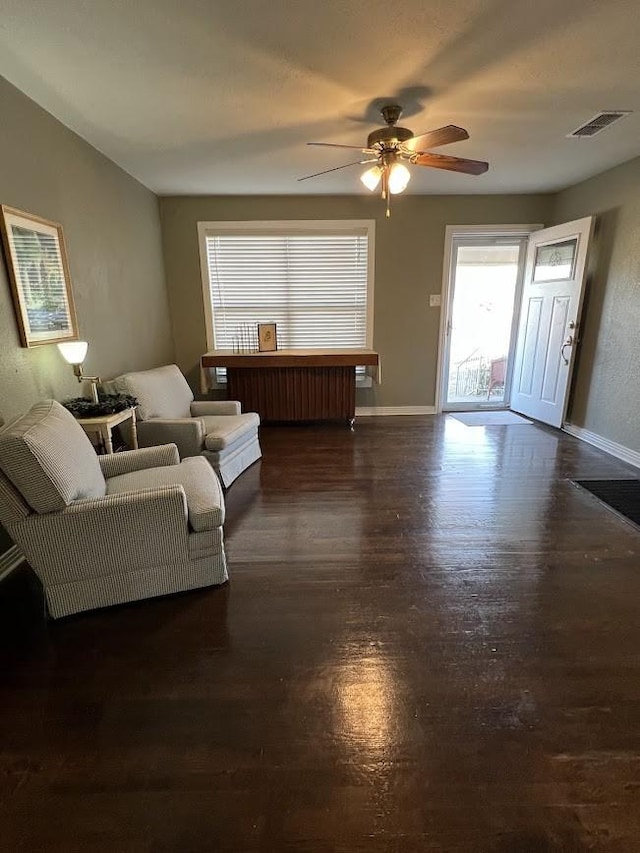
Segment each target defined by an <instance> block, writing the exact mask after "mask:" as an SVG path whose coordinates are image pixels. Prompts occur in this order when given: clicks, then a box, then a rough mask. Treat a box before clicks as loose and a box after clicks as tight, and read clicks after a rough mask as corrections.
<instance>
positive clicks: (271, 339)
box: [258, 323, 278, 352]
mask: <svg viewBox="0 0 640 853" xmlns="http://www.w3.org/2000/svg"><path fill="white" fill-rule="evenodd" d="M277 349H278V335H277V330H276V324H275V323H258V350H259V351H260V352H274V351H275V350H277Z"/></svg>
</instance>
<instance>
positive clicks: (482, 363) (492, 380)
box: [440, 226, 535, 411]
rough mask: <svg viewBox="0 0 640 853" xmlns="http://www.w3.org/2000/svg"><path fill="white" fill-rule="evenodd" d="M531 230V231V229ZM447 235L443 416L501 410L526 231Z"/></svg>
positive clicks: (505, 402) (510, 369)
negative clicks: (454, 413)
mask: <svg viewBox="0 0 640 853" xmlns="http://www.w3.org/2000/svg"><path fill="white" fill-rule="evenodd" d="M534 227H535V226H534ZM531 230H533V228H531V229H527V230H526V231H524V230H523V229H520V230H519V232H516V233H512V234H510V233H508V232H504V233H499V232H494V233H493V234H487V233H484V234H479V233H473V232H471V233H470V232H469V231H464V230H463V229H456V231H455V232H453V233H451V234H448V235H447V236H448V243H449V252H448V256H449V264H448V275H447V274H446V271H445V275H446V279H445V285H446V288H445V290H446V300H445V306H444V307H445V312H446V314H445V317H446V323H445V324H444V340H443V342H442V359H441V365H442V368H441V373H440V375H441V383H440V400H441V408H442V410H443V411H473V410H477V409H506V408H508V407H509V403H510V384H511V383H510V380H511V375H512V373H513V360H514V349H515V338H516V331H517V325H518V309H519V305H520V296H521V292H522V281H523V271H524V260H525V255H526V247H527V238H528V234H529V233H530V231H531Z"/></svg>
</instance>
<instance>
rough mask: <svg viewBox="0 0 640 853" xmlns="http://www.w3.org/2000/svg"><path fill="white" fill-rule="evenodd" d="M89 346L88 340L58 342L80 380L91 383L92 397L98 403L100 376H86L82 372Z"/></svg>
mask: <svg viewBox="0 0 640 853" xmlns="http://www.w3.org/2000/svg"><path fill="white" fill-rule="evenodd" d="M88 348H89V344H88V343H87V342H86V341H66V342H65V343H63V344H58V349H59V350H60V352H61V353H62V356H63V358H64V359H65V360H66V361H67V362H68V363H69V364H70V365H71V366H72V367H73V372H74V374H75V376H76V377H77V379H78V382H90V383H91V399H92V400H93V402H94V403H98V402H99V398H98V382H100V377H99V376H85V375H84V373H83V372H82V363H83V361H84V360H85V358H86V355H87V349H88Z"/></svg>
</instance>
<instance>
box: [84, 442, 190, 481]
mask: <svg viewBox="0 0 640 853" xmlns="http://www.w3.org/2000/svg"><path fill="white" fill-rule="evenodd" d="M98 461H99V462H100V468H101V469H102V473H103V475H104V477H105V478H106V479H107V480H109V479H110V478H111V477H119V476H120V474H130V473H131V472H132V471H143V470H144V469H145V468H164V467H166V466H167V465H177V464H178V463H179V462H180V456H179V454H178V448H177V447H176V446H175V444H162V445H160V446H158V447H145V448H142V449H141V450H125V451H123V452H122V453H109V454H107V455H106V456H99V457H98Z"/></svg>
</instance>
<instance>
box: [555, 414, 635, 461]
mask: <svg viewBox="0 0 640 853" xmlns="http://www.w3.org/2000/svg"><path fill="white" fill-rule="evenodd" d="M562 429H563V430H564V432H568V433H569V435H572V436H574V437H575V438H579V439H581V440H582V441H586V442H587V444H592V445H593V446H594V447H597V448H598V450H604V452H605V453H609V454H610V455H611V456H615V457H616V459H620V460H622V462H628V463H629V465H634V466H635V467H636V468H640V452H638V451H637V450H630V449H629V448H628V447H625V446H624V445H623V444H618V443H617V442H616V441H611V440H610V439H608V438H604V437H603V436H602V435H598V434H597V433H596V432H591V431H590V430H588V429H584V427H579V426H576V425H575V424H568V423H567V424H565V425H564V426H563V427H562Z"/></svg>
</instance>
